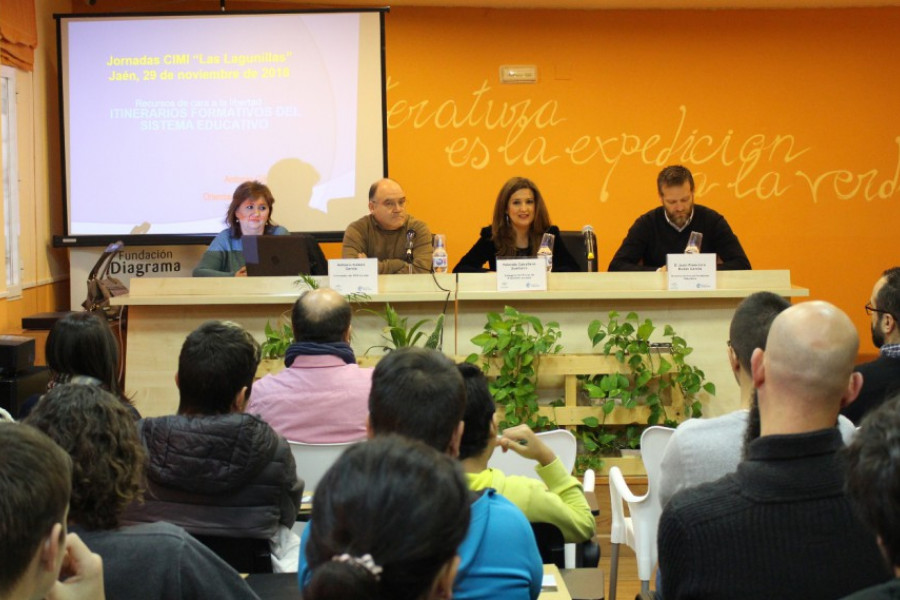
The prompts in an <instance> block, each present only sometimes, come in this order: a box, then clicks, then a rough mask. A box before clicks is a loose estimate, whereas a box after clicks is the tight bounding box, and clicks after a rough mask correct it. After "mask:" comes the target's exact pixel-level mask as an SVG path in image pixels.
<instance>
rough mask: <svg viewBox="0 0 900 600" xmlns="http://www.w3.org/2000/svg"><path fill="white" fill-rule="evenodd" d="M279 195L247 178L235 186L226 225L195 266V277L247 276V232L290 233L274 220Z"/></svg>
mask: <svg viewBox="0 0 900 600" xmlns="http://www.w3.org/2000/svg"><path fill="white" fill-rule="evenodd" d="M273 204H275V198H273V197H272V192H271V191H269V188H268V187H266V186H265V185H264V184H262V183H260V182H258V181H245V182H244V183H242V184H241V185H239V186H238V187H237V189H236V190H234V196H233V197H232V200H231V204H230V205H229V206H228V212H226V213H225V224H226V225H228V229H224V230H222V231H220V232H219V234H218V235H217V236H216V237H215V239H213V241H212V243H211V244H210V245H209V248H207V250H206V252H205V253H204V254H203V258H201V259H200V264H198V265H197V267H196V268H195V269H194V277H246V276H247V267H246V264H245V262H244V253H243V249H244V247H243V242H242V241H241V238H242V237H243V236H245V235H288V230H287V229H285V228H284V227H282V226H281V225H276V224H275V223H273V222H272V205H273Z"/></svg>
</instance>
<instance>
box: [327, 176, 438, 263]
mask: <svg viewBox="0 0 900 600" xmlns="http://www.w3.org/2000/svg"><path fill="white" fill-rule="evenodd" d="M431 243H432V242H431V231H429V230H428V225H426V224H425V223H424V222H423V221H420V220H418V219H416V218H415V217H412V216H410V215H409V214H407V212H406V194H405V193H404V191H403V188H401V187H400V184H399V183H397V182H396V181H394V180H393V179H379V180H378V181H376V182H375V183H373V184H372V187H370V188H369V214H367V215H366V216H364V217H362V218H360V219H358V220H356V221H354V222H352V223H350V225H349V226H348V227H347V230H346V231H345V232H344V243H343V250H342V256H343V258H377V259H378V272H379V273H380V274H383V275H387V274H391V273H410V272H412V273H429V272H431V252H432V246H431Z"/></svg>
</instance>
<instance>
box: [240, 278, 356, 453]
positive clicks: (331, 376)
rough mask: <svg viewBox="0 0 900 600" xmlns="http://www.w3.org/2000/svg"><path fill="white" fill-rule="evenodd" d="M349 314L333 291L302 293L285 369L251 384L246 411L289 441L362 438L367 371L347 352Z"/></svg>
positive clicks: (343, 302)
mask: <svg viewBox="0 0 900 600" xmlns="http://www.w3.org/2000/svg"><path fill="white" fill-rule="evenodd" d="M351 315H352V312H351V310H350V304H349V303H348V302H347V300H346V299H345V298H344V297H343V296H341V295H340V294H339V293H337V292H336V291H334V290H332V289H329V288H322V289H316V290H310V291H307V292H304V293H303V294H302V295H301V296H300V298H298V299H297V301H296V302H295V303H294V309H293V312H292V314H291V325H292V326H293V329H294V343H293V344H291V345H290V347H288V350H287V353H286V355H285V358H284V364H285V367H286V368H285V369H284V370H283V371H281V372H280V373H277V374H274V375H266V376H265V377H263V378H262V379H260V380H259V381H257V382H255V383H254V384H253V390H252V393H251V395H250V405H249V406H248V408H247V412H249V413H251V414H256V415H259V416H260V417H261V418H262V419H263V420H264V421H266V422H267V423H268V424H269V425H271V426H272V428H273V429H274V430H275V431H277V432H278V433H280V434H281V435H283V436H284V437H285V438H287V439H288V440H290V441H294V442H305V443H307V444H326V443H337V442H350V441H355V440H361V439H363V438H365V436H366V418H367V417H368V414H369V409H368V401H369V389H370V388H371V386H372V369H369V368H361V367H360V366H359V365H357V364H356V356H354V354H353V349H352V348H351V347H350V344H349V341H350V319H351Z"/></svg>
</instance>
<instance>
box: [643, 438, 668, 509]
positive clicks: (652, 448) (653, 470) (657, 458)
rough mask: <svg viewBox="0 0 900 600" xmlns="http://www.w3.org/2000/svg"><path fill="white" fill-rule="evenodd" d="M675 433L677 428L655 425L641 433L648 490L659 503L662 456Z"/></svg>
mask: <svg viewBox="0 0 900 600" xmlns="http://www.w3.org/2000/svg"><path fill="white" fill-rule="evenodd" d="M673 433H675V430H674V429H672V428H671V427H661V426H659V425H654V426H653V427H648V428H647V429H645V430H644V433H643V434H641V460H643V461H644V469H645V470H646V471H647V490H648V492H649V493H650V494H651V496H652V497H653V498H654V499H655V501H656V503H657V504H658V503H659V474H660V468H661V466H662V457H663V454H664V453H665V451H666V446H667V445H668V444H669V440H670V439H671V438H672V434H673Z"/></svg>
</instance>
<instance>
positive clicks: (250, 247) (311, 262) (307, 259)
mask: <svg viewBox="0 0 900 600" xmlns="http://www.w3.org/2000/svg"><path fill="white" fill-rule="evenodd" d="M243 246H244V261H245V262H246V263H247V275H248V276H250V277H265V276H279V275H288V276H295V275H300V274H303V275H325V274H327V262H326V261H325V260H324V256H322V252H321V250H319V245H318V244H317V243H316V240H315V239H314V238H313V236H311V235H309V234H305V233H294V234H291V235H246V236H243Z"/></svg>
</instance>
